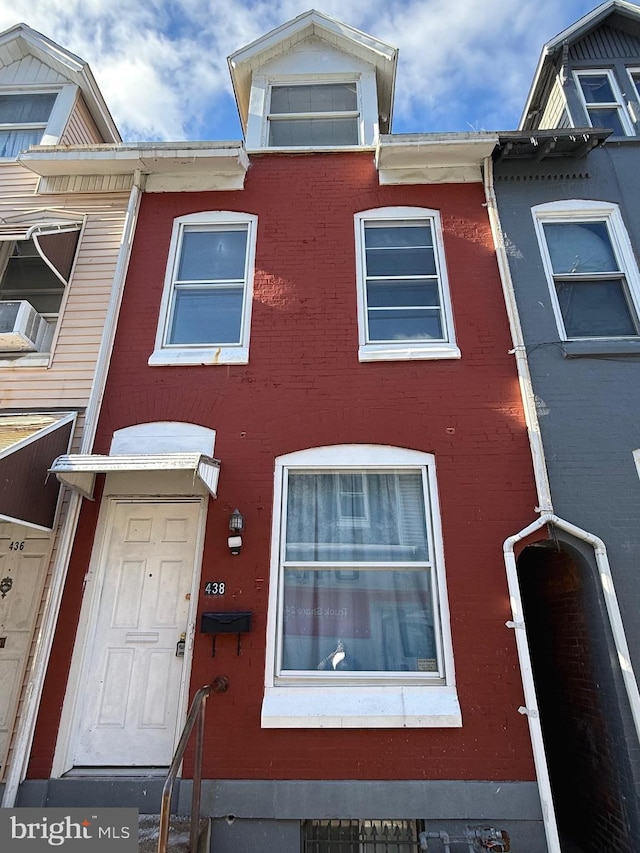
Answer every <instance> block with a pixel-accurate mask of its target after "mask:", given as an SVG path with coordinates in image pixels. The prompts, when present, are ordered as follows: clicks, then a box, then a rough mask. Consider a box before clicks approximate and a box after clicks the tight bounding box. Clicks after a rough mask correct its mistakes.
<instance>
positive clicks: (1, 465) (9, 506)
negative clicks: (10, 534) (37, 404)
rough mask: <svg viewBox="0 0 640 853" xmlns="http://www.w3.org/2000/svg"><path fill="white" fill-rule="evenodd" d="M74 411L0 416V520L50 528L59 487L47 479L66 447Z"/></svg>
mask: <svg viewBox="0 0 640 853" xmlns="http://www.w3.org/2000/svg"><path fill="white" fill-rule="evenodd" d="M75 420H76V413H75V412H65V413H62V414H60V413H45V414H40V413H33V414H19V415H2V416H0V520H1V521H10V522H16V523H18V524H25V525H27V526H28V527H35V528H38V529H39V530H52V529H53V527H54V524H55V517H56V508H57V505H58V495H59V491H60V486H59V484H58V483H56V481H55V480H49V481H48V480H47V471H48V468H49V466H50V465H51V462H52V460H54V459H55V458H56V456H58V455H59V454H60V453H64V452H65V451H67V450H68V449H69V444H70V442H71V436H72V433H73V426H74V424H75Z"/></svg>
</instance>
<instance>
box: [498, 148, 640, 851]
mask: <svg viewBox="0 0 640 853" xmlns="http://www.w3.org/2000/svg"><path fill="white" fill-rule="evenodd" d="M484 189H485V197H486V201H487V211H488V214H489V222H490V225H491V231H492V234H493V240H494V243H495V247H496V256H497V261H498V268H499V270H500V279H501V281H502V288H503V293H504V299H505V304H506V307H507V315H508V317H509V325H510V328H511V335H512V340H513V344H514V348H513V352H514V354H515V357H516V368H517V371H518V379H519V381H520V387H521V389H522V399H523V405H524V410H525V420H526V423H527V430H528V433H529V442H530V445H531V455H532V459H533V469H534V477H535V482H536V489H537V492H538V503H539V507H537V511H538V512H541V513H542V515H541V516H540V517H539V518H537V519H536V520H535V521H534V522H532V523H531V524H529V525H528V526H527V527H525V528H523V529H522V530H520V531H519V532H518V533H515V534H514V535H513V536H510V537H508V539H506V540H505V543H504V546H503V550H504V561H505V567H506V570H507V583H508V586H509V596H510V599H511V612H512V615H513V621H511V622H507V627H508V628H513V629H515V632H516V634H515V636H516V647H517V650H518V659H519V662H520V670H521V673H522V686H523V691H524V696H525V702H526V707H523V708H520V709H519V710H520V712H521V713H523V714H526V715H527V718H528V720H529V732H530V737H531V744H532V749H533V757H534V763H535V767H536V775H537V777H538V787H539V790H540V802H541V805H542V815H543V821H544V827H545V833H546V836H547V845H548V848H549V853H561V849H560V841H559V838H558V828H557V823H556V817H555V811H554V807H553V799H552V793H551V784H550V780H549V770H548V767H547V759H546V755H545V752H544V741H543V738H542V728H541V725H540V716H539V711H538V702H537V698H536V691H535V683H534V680H533V671H532V668H531V657H530V655H529V643H528V640H527V631H526V626H525V621H524V613H523V609H522V598H521V596H520V584H519V581H518V571H517V565H516V557H515V551H514V547H515V544H516V543H517V542H519V541H520V540H522V539H525V538H526V537H527V536H529V535H530V534H532V533H535V531H536V530H539V529H540V528H541V527H543V526H544V525H546V524H549V525H552V526H554V527H557V528H559V529H560V530H564V531H565V532H566V533H569V534H570V535H571V536H574V537H575V538H576V539H580V540H582V541H583V542H586V543H587V544H589V545H591V547H592V548H593V550H594V555H595V560H596V566H597V569H598V576H599V579H600V584H601V586H602V591H603V596H604V601H605V606H606V608H607V615H608V617H609V624H610V626H611V632H612V636H613V641H614V645H615V648H616V653H617V656H618V662H619V664H620V669H621V671H622V678H623V682H624V685H625V689H626V692H627V696H628V699H629V705H630V710H631V715H632V718H633V723H634V726H635V730H636V734H637V735H638V738H639V739H640V693H639V692H638V683H637V681H636V677H635V674H634V672H633V668H632V666H631V657H630V655H629V647H628V644H627V638H626V635H625V632H624V625H623V623H622V617H621V615H620V608H619V607H618V599H617V596H616V593H615V588H614V585H613V578H612V576H611V568H610V565H609V558H608V556H607V549H606V547H605V544H604V542H603V541H602V539H600V538H599V537H598V536H595V535H594V534H593V533H589V532H588V531H586V530H583V529H582V528H580V527H577V526H576V525H575V524H571V522H569V521H565V520H564V519H562V518H560V517H559V516H557V515H555V514H554V512H553V505H552V502H551V491H550V487H549V479H548V476H547V470H546V465H545V458H544V446H543V444H542V438H541V435H540V426H539V422H538V413H537V411H536V407H535V398H534V395H533V389H532V385H531V374H530V372H529V364H528V361H527V354H526V349H525V346H524V338H523V336H522V327H521V326H520V320H519V315H518V309H517V304H516V299H515V291H514V288H513V279H512V278H511V270H510V268H509V261H508V258H507V253H506V249H505V246H504V239H503V233H502V226H501V225H500V217H499V214H498V208H497V204H496V196H495V191H494V188H493V161H492V159H491V158H490V157H488V158H486V160H485V162H484Z"/></svg>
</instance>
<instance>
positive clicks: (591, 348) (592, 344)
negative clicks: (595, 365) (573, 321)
mask: <svg viewBox="0 0 640 853" xmlns="http://www.w3.org/2000/svg"><path fill="white" fill-rule="evenodd" d="M562 354H563V356H564V357H565V358H580V357H581V356H589V355H604V356H607V355H610V356H617V355H640V339H635V340H624V341H615V340H582V341H563V342H562Z"/></svg>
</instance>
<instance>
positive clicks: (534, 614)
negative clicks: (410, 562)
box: [494, 0, 640, 853]
mask: <svg viewBox="0 0 640 853" xmlns="http://www.w3.org/2000/svg"><path fill="white" fill-rule="evenodd" d="M494 181H495V193H496V200H497V208H498V213H499V217H500V226H501V229H502V234H503V239H504V246H503V247H502V250H503V251H504V255H505V256H506V259H508V271H509V273H510V276H507V278H510V279H511V283H512V286H513V291H514V293H515V299H516V304H517V308H518V313H519V316H520V323H521V326H522V336H523V343H524V347H525V349H526V353H527V360H528V365H529V371H530V374H531V386H532V391H533V395H534V399H535V408H536V411H537V422H538V424H539V429H540V434H541V438H542V444H543V447H544V456H545V459H546V468H547V474H548V483H549V487H550V490H549V496H550V504H549V505H548V506H546V507H543V510H544V511H545V512H546V513H547V515H546V516H545V515H543V516H542V517H543V518H546V519H547V522H548V523H547V524H546V525H545V526H543V527H542V528H541V530H544V531H545V536H546V538H543V539H542V540H541V541H537V542H535V543H534V544H530V542H531V540H525V545H527V547H524V549H523V550H522V551H521V552H520V555H519V559H518V573H519V580H520V586H521V591H522V595H523V603H524V612H525V617H526V624H527V630H528V636H529V644H530V649H531V654H532V661H533V668H534V675H535V680H536V687H537V692H538V702H539V709H540V716H541V720H542V727H543V732H544V736H545V746H546V751H547V756H548V761H549V768H550V775H551V783H552V790H553V794H554V801H555V806H556V812H557V818H558V823H559V826H560V828H561V830H562V832H563V834H564V836H565V837H567V838H569V839H571V840H572V841H574V842H575V843H576V844H578V845H579V849H581V850H583V851H585V853H586V851H610V850H616V851H628V853H634V851H637V850H638V849H639V842H638V839H639V838H640V796H639V794H640V786H639V783H640V750H639V741H638V731H639V723H640V706H639V703H638V689H637V685H636V680H635V677H634V671H635V673H639V672H640V607H639V605H640V572H639V568H640V477H639V470H640V272H639V267H638V259H639V258H640V7H638V6H636V5H634V4H631V3H627V2H621V0H610V2H607V3H605V4H603V5H602V6H599V7H598V8H597V9H595V10H594V11H593V12H591V13H590V14H589V15H587V16H585V17H584V18H582V19H581V20H580V21H578V22H577V23H576V24H575V25H573V26H572V27H569V28H568V29H567V30H565V31H564V32H562V33H560V34H559V35H558V36H557V37H556V38H555V39H553V40H552V41H550V42H549V43H548V44H547V45H545V47H544V49H543V51H542V56H541V60H540V63H539V66H538V69H537V71H536V76H535V79H534V82H533V85H532V89H531V92H530V95H529V98H528V100H527V104H526V107H525V112H524V116H523V119H522V122H521V125H520V129H519V131H516V132H513V133H505V134H501V136H500V144H499V146H498V149H497V150H496V152H495V156H494ZM534 430H535V422H534ZM527 543H529V544H527ZM570 849H573V848H570Z"/></svg>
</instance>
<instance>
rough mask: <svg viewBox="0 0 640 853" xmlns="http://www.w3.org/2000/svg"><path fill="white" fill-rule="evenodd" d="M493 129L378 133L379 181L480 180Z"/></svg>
mask: <svg viewBox="0 0 640 853" xmlns="http://www.w3.org/2000/svg"><path fill="white" fill-rule="evenodd" d="M497 142H498V134H497V133H410V134H397V135H396V134H389V135H385V136H381V137H380V142H379V144H378V148H377V151H376V167H377V169H378V173H379V180H380V183H381V184H443V183H447V184H455V183H468V182H478V181H482V163H483V161H484V160H485V159H486V158H487V157H490V156H491V154H492V152H493V149H494V148H495V146H496V144H497Z"/></svg>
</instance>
